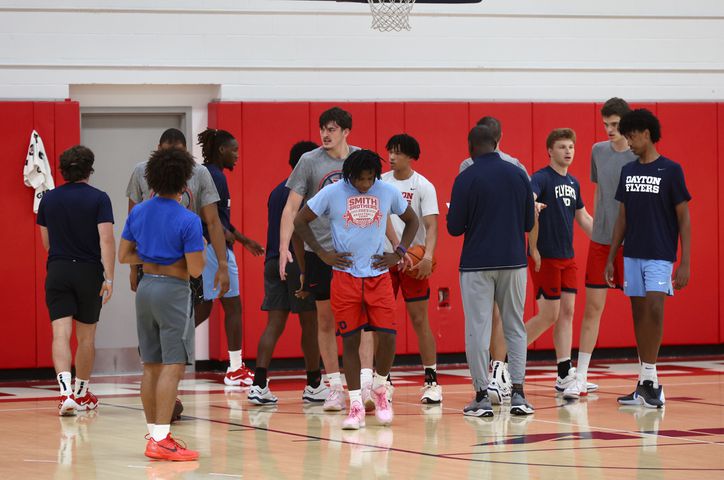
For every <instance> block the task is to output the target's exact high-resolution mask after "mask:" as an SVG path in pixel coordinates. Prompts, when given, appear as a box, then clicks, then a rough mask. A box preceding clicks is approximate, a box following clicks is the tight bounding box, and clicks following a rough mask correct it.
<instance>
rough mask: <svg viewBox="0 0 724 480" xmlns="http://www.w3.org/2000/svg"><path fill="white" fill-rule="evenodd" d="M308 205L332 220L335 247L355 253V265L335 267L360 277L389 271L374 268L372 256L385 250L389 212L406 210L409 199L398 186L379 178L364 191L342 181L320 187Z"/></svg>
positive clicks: (397, 212) (374, 275) (400, 212)
mask: <svg viewBox="0 0 724 480" xmlns="http://www.w3.org/2000/svg"><path fill="white" fill-rule="evenodd" d="M307 205H308V206H309V208H310V209H311V210H312V211H313V212H314V214H315V215H317V216H318V217H322V216H324V217H327V218H328V219H329V223H330V226H331V229H332V244H333V245H334V249H335V250H336V251H337V252H351V253H352V257H351V259H352V262H353V264H352V267H350V268H349V269H346V270H343V269H340V268H336V267H335V270H340V271H343V272H347V273H349V274H350V275H352V276H354V277H357V278H365V277H376V276H379V275H382V274H383V273H385V272H387V269H386V268H385V269H383V270H376V269H374V268H372V263H373V261H374V260H373V259H372V256H373V255H382V254H383V253H384V250H385V249H384V247H385V231H386V227H387V217H388V215H390V213H394V214H395V215H401V214H403V213H404V212H405V210H407V201H406V200H405V199H404V198H402V194H401V193H400V191H399V190H398V189H397V188H395V187H394V186H393V185H390V184H387V183H385V182H382V181H380V180H377V181H375V183H374V185H372V188H370V189H369V190H368V191H367V193H364V194H362V193H360V192H359V190H357V189H356V188H354V187H353V186H352V185H351V184H350V183H347V182H345V181H340V182H337V183H333V184H332V185H328V186H326V187H324V188H323V189H321V190H320V191H319V192H318V193H317V194H316V195H315V196H314V197H312V198H311V199H310V200H309V202H308V203H307Z"/></svg>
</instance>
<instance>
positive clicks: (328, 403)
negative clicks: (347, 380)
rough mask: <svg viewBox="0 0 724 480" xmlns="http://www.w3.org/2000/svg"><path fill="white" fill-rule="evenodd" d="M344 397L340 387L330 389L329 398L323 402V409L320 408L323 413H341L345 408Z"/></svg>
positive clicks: (342, 389)
mask: <svg viewBox="0 0 724 480" xmlns="http://www.w3.org/2000/svg"><path fill="white" fill-rule="evenodd" d="M344 397H345V394H344V388H342V386H341V385H340V386H338V387H331V388H330V389H329V396H328V397H327V399H326V400H325V401H324V407H322V408H323V410H324V411H325V412H341V411H342V410H344V409H345V408H347V401H346V400H345V399H344ZM363 410H364V409H363Z"/></svg>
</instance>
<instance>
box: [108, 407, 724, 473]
mask: <svg viewBox="0 0 724 480" xmlns="http://www.w3.org/2000/svg"><path fill="white" fill-rule="evenodd" d="M105 405H107V406H110V407H117V408H124V409H127V410H135V411H143V408H139V407H129V406H126V405H114V404H110V403H107V404H105ZM184 417H185V418H188V419H192V420H200V421H204V422H209V423H218V424H221V425H229V426H235V427H245V428H247V430H243V431H251V430H261V431H264V432H268V433H276V434H279V435H286V436H290V437H298V438H304V439H310V440H324V441H326V442H330V443H340V444H344V445H351V446H358V447H367V448H372V449H379V448H380V446H379V445H371V444H367V443H358V442H351V441H347V440H336V439H333V438H324V437H318V436H316V435H307V434H303V433H296V432H289V431H285V430H277V429H274V428H266V427H255V426H253V425H244V424H242V423H235V422H228V421H225V420H214V419H212V418H203V417H194V416H191V415H185V416H184ZM387 451H390V452H397V453H406V454H409V455H418V456H421V457H432V458H437V459H441V460H454V461H461V462H476V463H494V464H499V465H518V466H532V467H555V468H582V469H583V468H585V469H595V470H634V471H637V470H644V471H682V472H691V471H693V472H722V471H724V468H680V467H669V468H664V467H613V466H604V465H559V464H553V463H531V462H511V461H503V460H486V459H475V458H458V457H449V456H447V455H446V454H438V453H427V452H420V451H416V450H407V449H404V448H396V447H390V448H388V449H387ZM525 452H526V450H519V451H518V453H525Z"/></svg>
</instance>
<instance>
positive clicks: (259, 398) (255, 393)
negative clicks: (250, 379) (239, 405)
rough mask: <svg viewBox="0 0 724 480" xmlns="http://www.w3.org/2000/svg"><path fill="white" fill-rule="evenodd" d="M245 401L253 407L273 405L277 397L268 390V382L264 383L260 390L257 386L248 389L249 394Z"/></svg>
mask: <svg viewBox="0 0 724 480" xmlns="http://www.w3.org/2000/svg"><path fill="white" fill-rule="evenodd" d="M246 398H247V400H249V402H251V403H253V404H254V405H275V404H276V403H277V400H278V399H277V397H275V396H274V394H273V393H271V390H269V381H267V383H266V387H264V388H261V387H260V386H259V385H252V386H251V387H249V394H248V395H247V397H246Z"/></svg>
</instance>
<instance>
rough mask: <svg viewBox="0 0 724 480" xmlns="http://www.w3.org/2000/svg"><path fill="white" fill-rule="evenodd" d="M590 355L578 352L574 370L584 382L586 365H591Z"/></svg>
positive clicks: (586, 376)
mask: <svg viewBox="0 0 724 480" xmlns="http://www.w3.org/2000/svg"><path fill="white" fill-rule="evenodd" d="M591 355H592V354H590V353H584V352H578V364H577V365H576V370H577V371H578V374H579V375H580V376H581V378H583V379H584V380H586V379H587V378H588V364H589V363H591Z"/></svg>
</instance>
